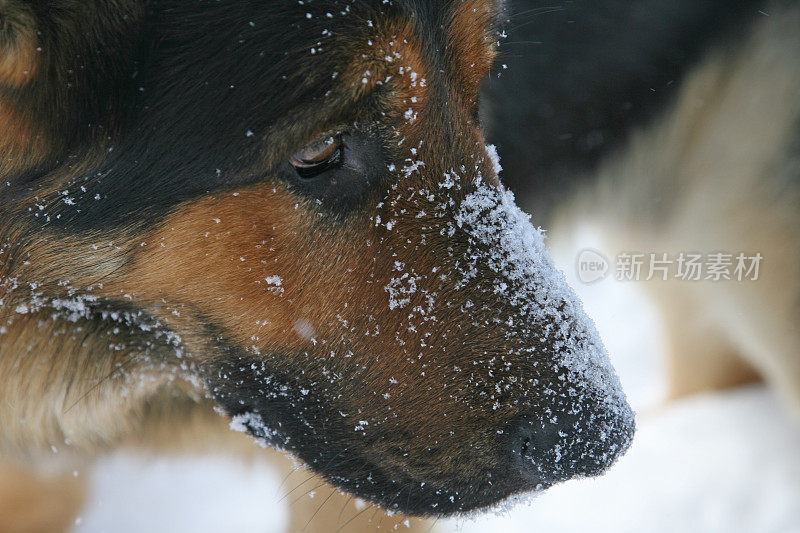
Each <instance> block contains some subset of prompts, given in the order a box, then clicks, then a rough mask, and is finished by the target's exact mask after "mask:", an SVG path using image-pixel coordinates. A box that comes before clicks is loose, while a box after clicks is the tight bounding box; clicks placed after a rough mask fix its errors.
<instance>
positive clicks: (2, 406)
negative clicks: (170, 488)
mask: <svg viewBox="0 0 800 533" xmlns="http://www.w3.org/2000/svg"><path fill="white" fill-rule="evenodd" d="M6 309H8V308H6ZM12 309H13V308H12ZM3 318H4V320H3V321H2V324H3V325H2V328H3V329H2V330H0V331H2V334H0V383H2V384H3V386H2V387H0V427H2V430H1V431H0V456H1V457H4V458H9V457H11V458H23V459H24V458H26V457H35V456H36V455H38V454H41V453H43V452H44V453H53V451H54V450H57V451H62V450H63V451H70V450H74V451H77V452H80V451H81V450H86V449H95V448H97V447H102V446H104V445H107V444H111V443H113V442H114V441H116V440H118V439H119V438H121V437H123V436H124V435H125V434H127V433H130V432H131V431H133V430H135V428H136V426H137V425H138V424H137V422H138V421H139V420H141V418H142V417H143V416H144V414H145V411H146V410H147V408H148V406H147V404H148V401H149V400H150V399H152V398H153V397H154V396H155V395H156V394H157V393H159V392H160V391H163V390H164V388H165V387H168V388H174V389H175V390H176V391H178V390H180V389H181V386H180V383H176V380H175V375H176V373H175V372H164V371H163V368H162V369H161V372H156V371H155V370H156V369H155V367H154V366H155V365H154V364H153V363H152V362H148V360H147V359H150V358H144V357H142V355H141V354H142V353H143V350H144V348H143V347H144V345H145V344H144V343H143V342H142V341H141V339H137V338H136V337H135V336H133V335H131V333H130V331H129V328H125V327H122V326H120V327H115V326H114V325H110V324H107V323H103V322H101V321H98V320H94V319H92V318H88V319H87V318H79V319H77V320H75V321H73V320H70V318H69V317H63V316H60V315H59V314H58V313H54V312H53V310H52V309H48V310H40V311H36V312H31V313H26V314H20V313H16V314H14V315H13V316H11V317H3ZM147 344H150V345H149V346H148V347H147V349H148V351H149V352H150V353H151V354H152V352H153V350H154V348H153V346H152V343H147ZM155 349H156V350H164V351H165V352H166V351H167V350H168V348H166V347H156V348H155ZM164 360H165V361H166V360H167V359H166V358H165V359H164ZM164 364H166V365H169V363H164Z"/></svg>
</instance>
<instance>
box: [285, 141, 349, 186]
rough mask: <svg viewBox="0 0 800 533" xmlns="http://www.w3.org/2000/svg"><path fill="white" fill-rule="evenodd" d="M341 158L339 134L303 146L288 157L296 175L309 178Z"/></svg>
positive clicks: (320, 172) (336, 163)
mask: <svg viewBox="0 0 800 533" xmlns="http://www.w3.org/2000/svg"><path fill="white" fill-rule="evenodd" d="M341 160H342V139H341V136H338V135H337V136H334V137H328V138H326V139H321V140H319V141H315V142H313V143H311V144H309V145H307V146H304V147H303V148H301V149H300V150H298V151H297V152H295V153H293V154H292V155H291V156H290V157H289V163H291V164H292V166H293V167H294V169H295V170H296V171H297V174H298V176H300V177H301V178H305V179H311V178H314V177H316V176H318V175H319V174H322V173H323V172H325V171H326V170H328V169H330V168H331V167H334V166H336V165H338V164H339V163H340V162H341Z"/></svg>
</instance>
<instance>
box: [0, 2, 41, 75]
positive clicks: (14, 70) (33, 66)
mask: <svg viewBox="0 0 800 533" xmlns="http://www.w3.org/2000/svg"><path fill="white" fill-rule="evenodd" d="M36 36H37V32H36V17H35V16H34V14H33V11H32V10H31V8H30V7H29V6H28V5H26V3H25V2H20V1H17V0H0V86H2V85H6V86H11V87H21V86H23V85H25V84H26V83H28V81H29V80H31V79H32V77H33V75H34V74H35V72H36V70H37V67H38V57H39V54H38V53H37V47H38V45H37V38H36Z"/></svg>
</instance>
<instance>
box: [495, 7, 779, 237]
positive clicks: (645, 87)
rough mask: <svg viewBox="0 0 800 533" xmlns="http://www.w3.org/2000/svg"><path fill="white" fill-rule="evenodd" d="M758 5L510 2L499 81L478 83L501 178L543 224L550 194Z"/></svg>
mask: <svg viewBox="0 0 800 533" xmlns="http://www.w3.org/2000/svg"><path fill="white" fill-rule="evenodd" d="M764 4H765V2H764V1H762V0H743V1H737V2H731V1H729V0H681V1H668V2H667V1H663V0H604V1H602V2H598V1H595V0H568V1H564V2H556V3H553V2H545V1H542V0H511V2H510V5H509V10H510V12H511V19H510V21H509V24H508V38H507V39H505V40H504V41H503V42H501V54H500V57H499V59H498V63H500V64H506V65H507V67H508V68H507V69H502V67H501V71H500V72H501V75H500V76H499V77H492V78H491V79H489V80H487V82H486V83H485V87H484V107H485V110H484V115H485V116H486V123H487V126H488V133H487V136H488V139H489V141H490V142H493V143H495V144H497V147H498V152H499V154H500V156H501V160H502V164H503V170H504V172H503V181H504V182H506V184H508V185H509V186H511V187H512V188H514V189H516V190H517V191H519V194H520V195H522V197H524V198H526V199H529V200H530V202H531V204H530V205H531V206H532V207H533V209H532V210H533V216H534V219H535V220H536V221H537V222H539V223H544V222H546V219H547V216H548V214H549V213H550V209H551V208H552V206H553V205H555V204H556V203H557V200H558V198H564V197H565V196H566V195H567V194H569V191H570V190H571V189H572V188H574V187H577V186H578V185H579V183H580V182H581V179H580V178H581V177H582V176H583V175H586V174H588V173H589V172H590V171H591V170H592V168H594V166H595V165H596V164H597V162H598V161H599V160H600V159H601V158H602V157H603V156H604V155H606V154H608V153H609V152H610V151H612V150H613V149H614V148H615V147H617V146H619V145H620V143H621V142H622V141H624V140H625V139H626V138H627V137H628V135H629V134H630V132H631V131H632V130H633V129H635V128H637V127H639V126H643V125H644V124H645V123H646V122H647V121H648V120H650V119H652V118H653V117H655V116H656V115H657V114H658V112H659V111H660V110H661V109H662V108H663V107H664V105H665V104H666V103H668V102H670V101H671V99H672V98H673V97H674V95H675V94H676V92H677V90H678V87H679V86H680V82H681V79H682V77H683V75H684V73H685V72H686V71H687V70H688V69H689V68H691V67H692V66H693V65H694V64H695V63H696V62H697V61H698V60H699V59H700V58H701V57H702V54H703V53H704V52H707V51H708V50H709V49H710V48H711V47H712V46H720V45H721V43H722V42H723V41H724V40H725V39H731V40H732V39H735V38H736V37H737V36H738V35H740V30H741V29H742V28H746V27H747V26H748V25H747V22H748V21H749V20H752V19H753V18H754V17H759V16H764V15H763V14H762V13H760V12H759V10H760V9H762V8H763V7H764Z"/></svg>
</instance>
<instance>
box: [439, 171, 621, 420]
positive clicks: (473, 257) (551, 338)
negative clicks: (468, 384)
mask: <svg viewBox="0 0 800 533" xmlns="http://www.w3.org/2000/svg"><path fill="white" fill-rule="evenodd" d="M455 221H456V224H457V225H458V227H459V228H461V229H462V230H464V231H466V232H467V234H468V235H469V237H470V239H469V240H470V244H471V246H470V249H469V251H468V257H467V263H468V268H466V269H464V270H463V271H462V273H463V275H464V277H463V279H462V282H461V285H462V286H464V285H466V284H468V283H469V281H470V280H471V279H472V278H475V277H476V276H477V273H478V272H479V269H478V267H479V266H482V267H488V268H489V269H491V270H492V271H493V272H495V273H496V274H497V275H496V276H495V278H494V280H493V289H494V292H495V293H496V294H497V295H498V296H499V297H500V298H502V299H504V300H505V301H507V302H508V303H510V304H511V305H512V306H513V307H514V308H517V309H518V310H519V320H524V322H525V323H526V324H527V325H531V324H535V325H536V326H537V327H540V328H544V330H543V332H542V333H543V335H539V336H538V337H542V336H544V337H546V339H547V342H548V343H549V344H550V345H551V346H552V348H553V352H554V353H555V354H557V355H556V356H557V357H558V358H559V360H557V361H555V363H557V364H559V365H560V366H562V367H563V368H565V369H566V370H567V372H568V374H569V375H568V376H566V377H567V379H568V380H569V381H570V382H571V383H575V384H582V385H585V386H586V387H587V389H589V390H592V389H594V390H595V391H598V392H600V393H602V394H601V397H603V398H604V402H605V403H606V404H607V406H608V407H609V408H610V409H612V411H615V412H622V411H627V410H628V409H629V408H628V407H627V402H626V401H625V395H624V393H623V392H622V390H621V387H620V384H619V379H618V377H617V375H616V373H615V372H614V369H613V367H612V366H611V363H610V361H609V359H608V354H607V353H606V350H605V348H604V346H603V343H602V341H601V340H600V337H599V335H598V333H597V330H596V329H595V326H594V323H593V322H592V320H591V319H590V318H589V317H588V316H586V314H585V313H584V311H583V307H582V305H581V302H580V300H579V299H578V297H577V296H576V295H575V293H574V292H573V291H572V289H571V288H570V287H569V285H568V284H567V282H566V279H565V277H564V274H563V273H562V272H561V271H559V270H557V269H556V268H555V266H554V264H553V261H552V260H551V258H550V255H549V253H548V249H547V246H546V245H545V235H544V231H543V230H541V229H540V228H536V227H534V226H533V224H531V222H530V215H528V214H526V213H524V212H523V211H522V210H521V209H520V208H519V207H517V205H516V203H515V202H514V194H513V193H512V192H511V191H507V190H505V189H504V188H503V187H502V186H491V185H487V184H485V183H482V182H479V183H478V188H477V190H475V192H473V193H471V194H469V195H468V196H467V197H466V198H465V199H464V201H463V202H462V203H461V206H460V208H459V211H458V213H457V214H456V217H455ZM518 326H522V324H518Z"/></svg>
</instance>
